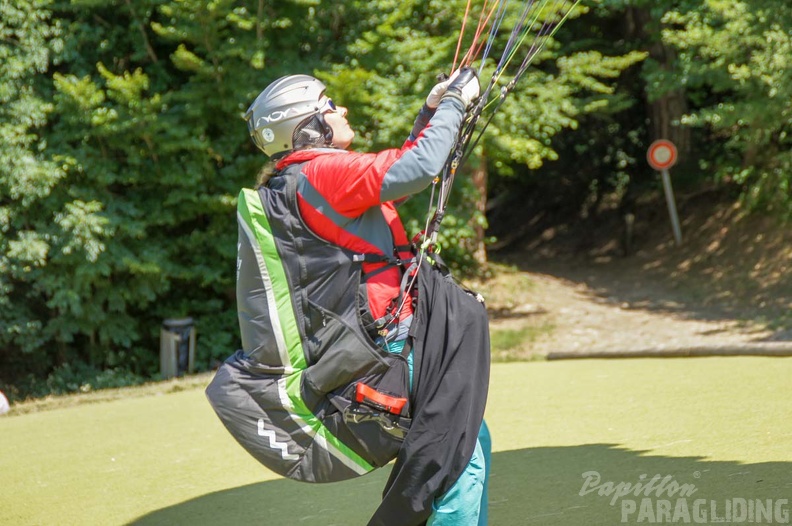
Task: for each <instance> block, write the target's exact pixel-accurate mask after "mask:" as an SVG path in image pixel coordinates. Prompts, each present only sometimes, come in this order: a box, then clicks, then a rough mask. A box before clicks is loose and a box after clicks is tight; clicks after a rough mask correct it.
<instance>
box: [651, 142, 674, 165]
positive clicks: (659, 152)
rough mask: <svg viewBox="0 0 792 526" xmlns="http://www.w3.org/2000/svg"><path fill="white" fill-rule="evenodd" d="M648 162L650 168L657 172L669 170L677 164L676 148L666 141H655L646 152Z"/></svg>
mask: <svg viewBox="0 0 792 526" xmlns="http://www.w3.org/2000/svg"><path fill="white" fill-rule="evenodd" d="M646 160H647V161H648V162H649V166H651V167H652V168H654V169H655V170H658V171H660V170H667V169H669V168H671V167H672V166H674V165H675V164H676V162H677V149H676V146H674V143H672V142H671V141H667V140H665V139H660V140H658V141H655V142H653V143H652V145H651V146H649V151H647V152H646Z"/></svg>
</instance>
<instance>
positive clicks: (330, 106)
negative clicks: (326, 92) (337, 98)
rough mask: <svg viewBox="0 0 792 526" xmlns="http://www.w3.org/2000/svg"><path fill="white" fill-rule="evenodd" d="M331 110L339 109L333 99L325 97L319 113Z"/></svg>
mask: <svg viewBox="0 0 792 526" xmlns="http://www.w3.org/2000/svg"><path fill="white" fill-rule="evenodd" d="M331 111H338V107H337V106H336V105H335V102H333V99H329V98H328V99H325V100H324V104H322V106H321V107H320V108H319V113H328V112H331Z"/></svg>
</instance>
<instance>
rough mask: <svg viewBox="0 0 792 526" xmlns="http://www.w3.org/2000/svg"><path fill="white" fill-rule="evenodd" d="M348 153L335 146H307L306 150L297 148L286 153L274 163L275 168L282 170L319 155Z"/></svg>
mask: <svg viewBox="0 0 792 526" xmlns="http://www.w3.org/2000/svg"><path fill="white" fill-rule="evenodd" d="M340 153H349V152H348V151H346V150H338V149H335V148H308V149H307V150H297V151H296V152H292V153H290V154H288V155H287V156H286V157H284V158H283V159H281V160H280V161H278V163H277V164H276V165H275V169H276V170H283V169H284V168H286V167H287V166H291V165H293V164H299V163H304V162H308V161H312V160H313V159H316V158H317V157H319V156H320V155H328V154H340Z"/></svg>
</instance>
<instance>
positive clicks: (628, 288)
mask: <svg viewBox="0 0 792 526" xmlns="http://www.w3.org/2000/svg"><path fill="white" fill-rule="evenodd" d="M524 267H527V268H524V269H522V270H518V271H509V272H504V273H498V275H497V276H496V277H495V278H494V279H492V280H489V281H487V282H484V283H481V284H480V287H481V290H483V292H484V295H485V297H487V299H488V306H489V309H490V313H491V328H492V330H493V333H497V332H498V331H512V332H514V331H525V330H526V329H528V328H533V331H530V332H528V333H526V336H525V338H524V340H523V341H522V343H521V344H520V345H519V346H517V347H515V348H512V349H509V350H507V351H505V352H502V353H501V358H504V359H510V358H511V359H514V358H526V357H530V356H531V355H547V354H548V353H558V352H603V351H606V352H623V351H638V350H642V351H643V350H654V351H658V352H663V351H668V352H674V351H678V350H681V349H690V348H701V347H723V346H735V345H738V346H739V345H746V344H751V345H752V346H754V347H762V346H765V347H767V346H769V347H772V346H779V345H782V343H781V341H782V340H787V339H789V338H788V336H789V335H788V334H786V333H781V332H779V331H777V330H773V329H771V328H769V327H768V325H767V324H765V323H761V322H759V321H756V320H755V319H753V318H754V316H753V315H754V314H755V308H754V307H753V306H752V305H745V304H740V303H739V302H735V301H734V300H733V299H732V300H730V301H717V299H713V298H712V297H710V296H707V295H704V294H702V293H701V290H698V289H697V288H696V287H695V286H691V285H690V284H688V283H685V282H684V281H677V280H671V281H668V280H664V279H661V278H658V277H657V276H653V275H652V274H651V273H648V272H646V271H645V269H643V268H642V267H641V266H640V265H637V264H636V262H632V263H625V264H620V262H618V261H616V262H613V261H611V262H608V263H606V264H596V263H593V262H589V263H583V264H581V263H569V262H556V263H549V262H546V263H541V262H539V263H537V262H534V263H532V264H529V265H524ZM771 342H776V343H771ZM790 348H791V349H792V346H790ZM495 355H496V356H498V353H497V352H496V353H495Z"/></svg>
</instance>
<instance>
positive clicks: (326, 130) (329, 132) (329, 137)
mask: <svg viewBox="0 0 792 526" xmlns="http://www.w3.org/2000/svg"><path fill="white" fill-rule="evenodd" d="M316 118H317V119H318V120H319V124H321V125H322V132H323V134H324V139H325V144H326V145H327V146H333V128H331V127H330V125H329V124H327V121H326V120H325V118H324V114H323V113H317V114H316Z"/></svg>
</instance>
